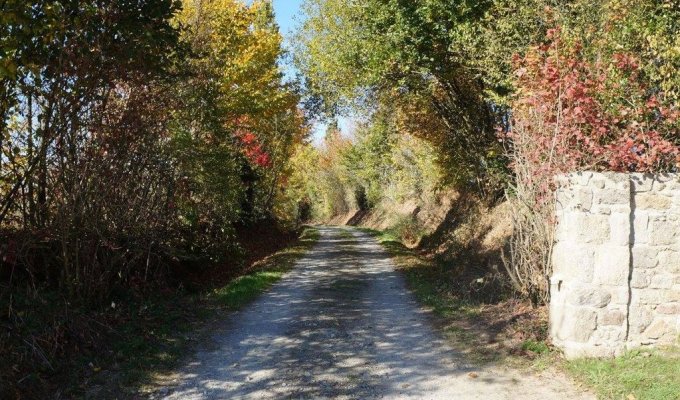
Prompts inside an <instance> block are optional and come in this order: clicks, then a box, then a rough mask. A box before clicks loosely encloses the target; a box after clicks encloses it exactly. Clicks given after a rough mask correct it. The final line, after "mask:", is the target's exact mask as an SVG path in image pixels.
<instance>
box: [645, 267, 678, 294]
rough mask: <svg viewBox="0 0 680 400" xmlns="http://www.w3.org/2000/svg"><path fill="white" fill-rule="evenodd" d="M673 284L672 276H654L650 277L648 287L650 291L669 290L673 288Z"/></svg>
mask: <svg viewBox="0 0 680 400" xmlns="http://www.w3.org/2000/svg"><path fill="white" fill-rule="evenodd" d="M657 271H658V270H657ZM673 284H674V282H673V275H670V274H656V275H654V276H652V277H651V282H650V284H649V287H650V288H652V289H670V288H672V287H673Z"/></svg>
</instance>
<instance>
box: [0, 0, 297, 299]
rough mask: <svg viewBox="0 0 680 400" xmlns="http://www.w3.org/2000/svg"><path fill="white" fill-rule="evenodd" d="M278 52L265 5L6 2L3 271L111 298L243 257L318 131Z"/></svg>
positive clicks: (0, 54)
mask: <svg viewBox="0 0 680 400" xmlns="http://www.w3.org/2000/svg"><path fill="white" fill-rule="evenodd" d="M281 55H282V48H281V36H280V34H279V32H278V27H277V26H276V25H275V23H274V19H273V12H272V9H271V5H270V3H268V2H265V1H261V2H260V1H256V2H253V3H252V4H250V5H246V4H245V3H243V2H240V1H238V0H201V1H189V0H186V1H172V0H141V1H134V2H128V1H111V2H109V1H99V0H93V1H78V2H63V1H49V0H46V1H32V2H30V1H29V2H27V1H23V0H22V1H13V0H8V1H5V2H3V3H2V12H1V13H0V79H2V85H1V86H0V113H2V119H1V122H0V123H1V125H0V128H1V135H0V150H1V152H0V235H2V237H3V240H2V244H1V245H0V254H1V257H0V275H3V273H2V272H3V271H4V272H6V274H5V275H10V274H11V275H12V276H13V277H14V279H15V280H16V279H22V278H26V279H29V280H37V281H43V282H48V283H51V284H58V286H59V287H60V288H62V289H63V290H64V291H65V292H66V293H68V294H69V295H71V296H73V297H82V298H100V299H101V298H105V297H106V296H107V295H108V293H109V291H110V290H111V289H112V288H113V287H115V286H116V285H119V284H123V285H128V284H131V282H137V283H143V282H153V281H154V280H155V278H157V277H159V276H162V275H163V274H164V272H165V271H166V269H167V267H168V265H169V261H170V260H171V259H172V258H179V259H180V260H181V259H199V260H206V261H212V262H216V261H219V260H223V259H225V258H227V257H229V256H230V255H232V254H234V251H233V250H234V246H235V244H234V241H233V226H234V224H235V223H237V222H239V223H249V222H250V221H254V220H257V219H261V218H264V217H267V216H269V215H271V210H272V209H273V208H275V203H276V201H277V197H276V195H277V193H278V192H279V191H281V190H283V188H284V186H285V180H286V174H288V173H289V171H288V170H287V165H288V159H289V157H290V156H291V154H292V152H293V148H294V147H295V146H296V145H297V144H299V143H300V142H301V141H302V139H303V138H304V136H305V134H306V128H305V121H304V118H302V116H301V113H300V112H299V111H298V108H297V103H298V101H299V97H298V94H297V92H296V88H295V87H294V86H292V85H290V84H287V83H284V82H283V76H282V73H281V72H280V70H279V67H278V65H277V61H278V59H279V57H280V56H281ZM291 219H294V218H291ZM9 271H11V272H9Z"/></svg>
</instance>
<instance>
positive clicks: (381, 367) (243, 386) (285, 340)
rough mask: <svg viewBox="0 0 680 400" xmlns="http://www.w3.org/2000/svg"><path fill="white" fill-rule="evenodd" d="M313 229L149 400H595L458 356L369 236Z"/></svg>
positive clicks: (550, 381) (557, 383) (555, 381)
mask: <svg viewBox="0 0 680 400" xmlns="http://www.w3.org/2000/svg"><path fill="white" fill-rule="evenodd" d="M319 229H320V231H321V239H320V240H319V242H318V243H317V244H316V245H315V247H314V248H313V249H312V250H311V251H310V252H309V253H308V254H307V255H306V256H305V257H304V258H302V259H301V260H300V261H299V262H298V264H297V267H296V268H295V269H294V270H293V271H291V272H290V273H289V274H287V275H286V276H285V277H284V278H283V279H282V280H281V281H279V282H278V283H277V284H276V285H274V287H273V288H272V289H271V290H270V291H268V292H267V293H266V294H264V295H262V296H261V297H260V298H259V299H258V300H256V301H255V302H253V303H251V304H250V305H249V306H247V307H246V308H244V309H243V310H241V311H239V312H235V313H233V314H231V315H230V316H229V317H227V318H226V319H225V320H224V321H223V322H222V323H221V324H219V326H217V327H216V329H215V333H214V336H213V337H212V340H210V341H209V343H206V344H205V345H203V346H202V347H201V348H200V349H199V350H198V351H197V352H196V354H194V356H193V357H192V358H190V359H189V360H188V361H187V363H186V365H184V366H183V367H182V368H180V369H179V371H178V372H177V373H176V375H175V384H174V385H173V386H170V387H166V388H163V389H161V390H160V391H158V392H156V393H155V394H154V395H152V398H155V399H159V398H165V399H490V400H495V399H517V398H522V399H523V400H533V399H570V400H576V399H590V398H593V397H592V396H591V395H589V394H586V393H583V392H582V391H580V390H578V389H577V388H575V387H574V386H572V385H571V384H570V383H569V381H567V380H566V379H565V378H564V377H562V376H559V375H556V374H549V375H548V374H546V375H544V376H535V375H533V374H529V373H526V372H520V371H513V370H510V369H501V368H496V367H475V366H473V365H470V364H468V363H466V361H465V358H464V357H463V356H462V355H461V354H460V353H458V352H456V351H455V350H454V349H452V348H451V347H449V346H448V345H447V344H446V343H445V342H444V340H443V339H442V338H441V337H440V335H439V334H438V333H437V332H436V331H435V330H434V329H433V328H432V325H431V323H430V321H429V319H430V318H431V317H430V316H429V315H428V314H427V312H426V311H424V310H423V309H422V308H421V307H420V306H419V305H418V304H417V303H416V301H415V299H414V298H413V296H412V295H411V293H410V292H409V291H408V290H407V289H406V286H405V282H404V280H403V278H402V277H401V276H400V275H399V274H398V273H397V272H395V270H394V265H393V264H392V262H391V261H390V258H389V257H388V255H387V254H386V253H385V252H384V250H383V249H382V247H381V246H380V245H379V244H378V243H377V242H376V241H375V240H374V239H373V238H371V237H370V236H369V235H367V234H365V233H362V232H360V231H357V230H352V229H349V228H336V227H321V228H319ZM343 232H344V233H343ZM347 232H349V233H350V234H351V235H352V237H353V238H351V237H348V236H349V235H348V234H347Z"/></svg>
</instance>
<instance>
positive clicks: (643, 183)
mask: <svg viewBox="0 0 680 400" xmlns="http://www.w3.org/2000/svg"><path fill="white" fill-rule="evenodd" d="M654 181H655V179H654V175H652V174H646V173H640V172H636V173H632V174H630V183H631V185H632V188H633V191H634V192H637V193H640V192H649V191H650V190H652V186H653V184H654Z"/></svg>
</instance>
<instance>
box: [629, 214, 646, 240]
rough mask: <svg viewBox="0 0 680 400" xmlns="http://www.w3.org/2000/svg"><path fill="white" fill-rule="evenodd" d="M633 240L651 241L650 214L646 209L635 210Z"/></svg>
mask: <svg viewBox="0 0 680 400" xmlns="http://www.w3.org/2000/svg"><path fill="white" fill-rule="evenodd" d="M632 234H633V242H634V243H647V242H649V215H648V214H647V213H646V212H644V211H637V210H636V211H635V215H634V217H633V232H632Z"/></svg>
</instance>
